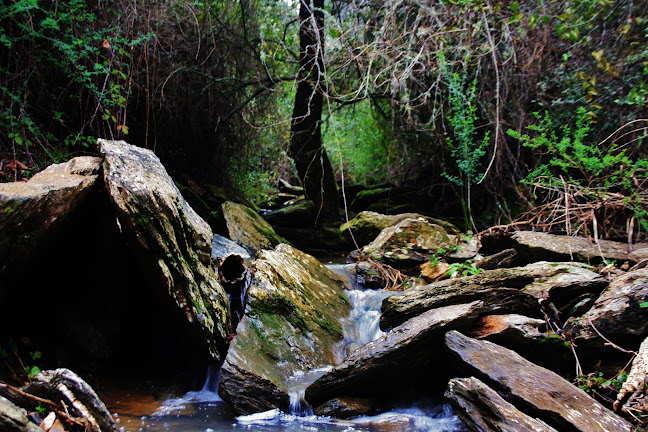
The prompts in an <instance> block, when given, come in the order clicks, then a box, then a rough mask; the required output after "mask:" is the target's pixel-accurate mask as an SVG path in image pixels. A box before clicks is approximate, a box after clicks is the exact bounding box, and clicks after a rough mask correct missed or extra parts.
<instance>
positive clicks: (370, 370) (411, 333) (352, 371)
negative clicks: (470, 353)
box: [306, 301, 484, 405]
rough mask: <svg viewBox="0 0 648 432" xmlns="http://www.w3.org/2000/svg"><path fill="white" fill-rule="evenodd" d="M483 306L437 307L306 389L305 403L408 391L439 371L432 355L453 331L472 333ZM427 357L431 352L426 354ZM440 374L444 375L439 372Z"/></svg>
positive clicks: (360, 350) (356, 353) (359, 351)
mask: <svg viewBox="0 0 648 432" xmlns="http://www.w3.org/2000/svg"><path fill="white" fill-rule="evenodd" d="M483 305H484V304H483V303H482V302H480V301H475V302H472V303H469V304H460V305H454V306H446V307H442V308H438V309H432V310H429V311H427V312H426V313H424V314H422V315H420V316H418V317H415V318H413V319H411V320H409V321H407V322H405V323H403V324H402V325H401V326H399V327H397V328H395V329H393V330H391V331H390V332H388V333H386V334H384V335H383V336H381V337H380V338H378V339H376V340H375V341H372V342H369V343H368V344H365V345H363V346H362V347H360V348H358V349H357V350H356V351H354V352H353V353H351V354H350V355H349V356H348V357H347V358H346V359H345V360H344V361H343V362H342V363H340V364H339V365H337V366H336V367H335V368H333V369H332V370H331V371H329V372H327V373H326V374H324V375H323V376H322V377H320V378H318V379H317V380H316V381H315V382H314V383H313V384H311V385H310V386H309V387H308V388H307V389H306V400H307V401H308V402H310V403H311V404H313V405H319V404H322V403H324V402H326V401H328V400H330V399H334V398H337V397H342V396H358V397H374V398H383V399H384V398H389V397H393V396H394V395H395V394H397V393H398V392H405V391H408V390H409V389H408V385H406V384H405V383H406V382H408V380H411V377H412V376H416V380H414V381H409V382H410V384H413V386H416V384H419V383H420V382H422V381H425V379H426V378H424V377H425V376H427V375H429V374H428V372H429V371H431V370H433V369H436V368H437V367H438V366H440V365H439V364H435V362H438V361H439V357H438V356H436V355H432V354H431V353H432V352H433V351H434V350H435V349H436V347H438V346H439V345H440V344H441V343H442V338H443V335H444V334H445V332H446V331H448V330H450V329H464V330H465V329H468V328H470V326H471V325H472V323H473V322H474V321H475V319H476V318H477V316H478V314H479V312H480V311H481V310H482V308H483ZM426 353H428V354H430V355H427V354H426ZM437 375H439V374H437Z"/></svg>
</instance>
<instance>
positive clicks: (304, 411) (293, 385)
mask: <svg viewBox="0 0 648 432" xmlns="http://www.w3.org/2000/svg"><path fill="white" fill-rule="evenodd" d="M329 370H331V366H328V367H324V368H319V369H313V370H311V371H306V372H303V371H300V372H297V373H295V374H294V375H293V376H291V377H290V378H288V380H287V382H286V387H287V388H288V389H289V392H288V396H289V397H290V414H292V415H294V416H298V417H309V416H312V415H314V414H313V408H312V407H311V406H310V405H309V404H308V402H306V400H305V399H304V394H305V393H306V387H308V386H309V385H311V384H312V383H313V382H314V381H315V380H316V379H317V378H319V377H321V376H322V375H324V374H325V373H326V372H328V371H329Z"/></svg>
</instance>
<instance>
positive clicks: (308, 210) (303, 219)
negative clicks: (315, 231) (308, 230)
mask: <svg viewBox="0 0 648 432" xmlns="http://www.w3.org/2000/svg"><path fill="white" fill-rule="evenodd" d="M263 218H264V219H265V220H266V221H268V223H270V224H272V225H277V226H285V227H304V226H309V225H312V224H313V221H314V220H315V204H313V201H311V200H307V199H300V200H296V201H295V203H293V204H288V205H285V206H283V207H281V208H279V209H277V210H273V211H271V212H268V213H266V214H265V215H264V216H263Z"/></svg>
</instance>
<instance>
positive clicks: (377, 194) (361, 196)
mask: <svg viewBox="0 0 648 432" xmlns="http://www.w3.org/2000/svg"><path fill="white" fill-rule="evenodd" d="M391 190H392V189H391V188H389V187H384V188H375V189H367V190H363V191H360V192H358V193H357V194H356V196H355V198H354V199H353V201H352V202H351V205H350V207H351V210H353V211H355V212H359V211H362V210H365V209H366V208H367V207H369V206H370V205H371V204H373V203H374V202H375V201H378V200H380V199H381V198H386V197H388V196H389V194H390V193H391Z"/></svg>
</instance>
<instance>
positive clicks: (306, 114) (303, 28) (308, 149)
mask: <svg viewBox="0 0 648 432" xmlns="http://www.w3.org/2000/svg"><path fill="white" fill-rule="evenodd" d="M323 7H324V0H301V1H300V6H299V23H300V26H299V46H300V53H299V83H298V86H297V93H296V94H295V107H294V110H293V117H292V125H291V137H290V145H289V148H288V154H289V155H290V157H291V158H292V159H293V160H294V161H295V165H296V167H297V173H298V175H299V177H300V179H301V181H302V184H303V186H304V193H305V195H306V198H308V199H311V200H313V202H314V203H315V208H316V209H317V213H316V214H317V216H316V219H315V222H316V223H317V222H318V221H320V220H332V219H336V218H337V217H338V213H339V207H338V199H337V186H336V184H335V178H334V176H333V169H332V168H331V163H330V161H329V159H328V156H327V155H326V151H325V150H324V148H323V147H322V130H321V121H322V107H323V102H324V98H323V92H322V90H323V83H322V74H323V72H324V13H323V10H322V8H323Z"/></svg>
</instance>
